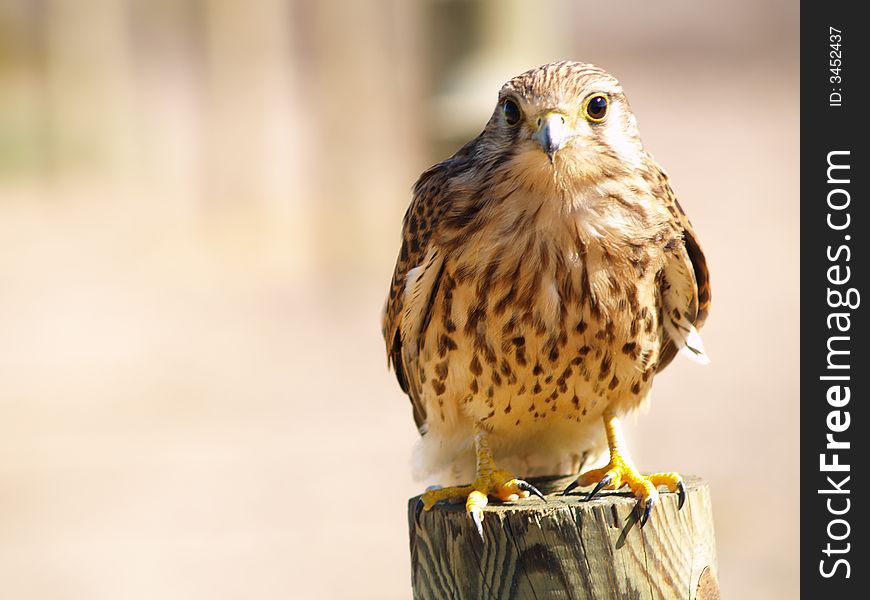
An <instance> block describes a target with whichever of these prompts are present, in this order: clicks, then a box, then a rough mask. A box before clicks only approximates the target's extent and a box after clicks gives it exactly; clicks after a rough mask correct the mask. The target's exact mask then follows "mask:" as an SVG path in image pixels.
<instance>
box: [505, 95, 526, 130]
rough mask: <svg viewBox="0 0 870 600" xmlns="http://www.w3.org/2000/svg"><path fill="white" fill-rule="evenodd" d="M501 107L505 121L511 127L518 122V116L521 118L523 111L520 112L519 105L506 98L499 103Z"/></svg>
mask: <svg viewBox="0 0 870 600" xmlns="http://www.w3.org/2000/svg"><path fill="white" fill-rule="evenodd" d="M501 109H502V111H503V112H504V120H505V122H506V123H507V124H508V125H510V126H511V127H513V126H514V125H516V124H517V123H519V122H520V118H522V116H523V113H522V112H520V107H519V106H517V103H516V102H514V101H513V100H511V99H510V98H508V99H507V100H505V101H504V103H503V104H502V105H501Z"/></svg>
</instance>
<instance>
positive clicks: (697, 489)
mask: <svg viewBox="0 0 870 600" xmlns="http://www.w3.org/2000/svg"><path fill="white" fill-rule="evenodd" d="M573 479H574V477H546V478H540V479H532V480H530V481H531V483H533V484H534V485H536V486H537V487H538V488H539V489H540V490H541V491H542V492H544V493H545V494H546V495H547V503H546V504H545V503H544V502H542V501H541V500H538V499H537V498H530V499H527V500H523V501H521V502H518V503H505V504H500V503H497V502H495V501H493V503H492V504H490V505H489V506H487V507H486V509H485V511H484V521H483V535H484V539H483V540H481V539H480V537H479V536H478V534H477V531H476V530H475V528H474V525H473V524H472V523H471V521H470V520H469V519H468V517H467V516H466V514H465V508H464V506H462V505H457V506H450V505H443V504H440V505H438V506H436V507H435V508H433V509H432V510H431V511H429V512H426V511H423V510H422V509H421V507H420V506H419V505H418V502H417V500H418V498H419V496H418V497H415V498H412V499H411V500H410V502H409V505H408V521H409V525H410V534H411V578H412V583H413V586H414V598H416V599H419V600H444V599H448V598H449V599H452V600H478V599H484V598H485V599H494V600H501V599H508V598H509V599H511V600H524V599H526V598H529V599H539V600H543V599H544V598H547V599H555V598H560V599H561V598H565V599H571V600H574V599H585V598H590V599H592V598H594V599H603V598H608V599H610V598H612V599H623V598H632V599H641V598H642V599H648V598H668V599H670V598H685V599H690V600H696V599H697V600H718V599H719V588H718V584H717V579H716V574H717V567H716V546H715V541H714V536H713V515H712V511H711V507H710V492H709V490H708V488H707V484H706V483H704V481H703V480H701V479H700V478H698V477H691V476H689V477H685V484H686V492H687V498H686V504H685V506H683V509H682V510H680V511H677V496H676V494H670V493H661V495H660V501H659V503H658V505H657V506H656V508H655V510H653V513H652V515H651V516H650V519H649V521H648V522H647V524H646V526H645V527H644V528H643V529H641V528H640V523H639V522H638V519H637V513H636V511H635V510H634V506H635V500H634V498H633V497H632V496H631V495H630V494H627V493H625V492H608V491H603V492H600V495H599V496H598V497H596V498H595V499H594V500H592V501H588V502H587V501H586V500H585V498H586V493H585V492H581V491H580V490H579V489H578V490H575V492H572V493H571V494H569V495H568V496H561V495H559V494H560V493H561V490H563V489H564V488H565V486H567V485H568V483H570V482H571V481H573ZM587 491H588V490H587Z"/></svg>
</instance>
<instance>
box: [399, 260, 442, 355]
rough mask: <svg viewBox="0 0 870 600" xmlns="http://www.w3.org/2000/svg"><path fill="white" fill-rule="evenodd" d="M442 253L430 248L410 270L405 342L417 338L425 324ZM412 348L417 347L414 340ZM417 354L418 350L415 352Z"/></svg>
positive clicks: (402, 328) (406, 296)
mask: <svg viewBox="0 0 870 600" xmlns="http://www.w3.org/2000/svg"><path fill="white" fill-rule="evenodd" d="M442 260H443V259H442V257H441V254H440V253H439V252H438V250H437V249H436V248H435V247H431V248H429V251H428V252H427V253H426V257H425V258H424V259H423V262H422V263H421V264H420V265H418V266H416V267H414V268H413V269H411V270H409V271H408V275H407V277H406V278H405V310H404V314H403V315H402V326H401V333H400V335H401V338H402V341H403V342H406V343H407V342H408V341H409V340H415V338H416V337H417V336H418V335H419V334H420V327H421V326H422V325H423V316H424V315H425V314H426V307H427V306H428V304H429V296H431V294H432V288H433V287H434V285H435V278H436V277H437V276H438V272H439V271H440V269H441V262H442ZM410 347H411V348H416V347H417V343H416V341H413V343H411V344H410ZM415 354H416V352H415Z"/></svg>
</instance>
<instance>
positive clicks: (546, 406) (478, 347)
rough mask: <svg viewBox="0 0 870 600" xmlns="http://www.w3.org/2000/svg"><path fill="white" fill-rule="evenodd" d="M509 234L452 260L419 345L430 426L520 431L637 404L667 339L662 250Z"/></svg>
mask: <svg viewBox="0 0 870 600" xmlns="http://www.w3.org/2000/svg"><path fill="white" fill-rule="evenodd" d="M575 231H576V230H575ZM502 233H503V235H501V236H489V237H484V238H482V239H483V240H486V241H485V242H483V241H481V242H480V243H472V242H469V243H467V244H466V245H465V246H464V247H463V248H461V249H455V250H454V251H453V252H452V253H450V254H449V255H448V257H447V258H446V259H445V264H444V269H443V272H442V276H441V279H440V281H439V284H438V288H437V290H436V292H435V293H434V294H433V298H432V305H431V311H430V315H429V321H428V323H427V325H426V329H425V332H424V334H423V336H422V338H421V348H420V361H419V369H420V370H421V372H420V379H421V381H422V383H423V391H424V394H423V395H424V399H425V402H426V405H427V412H428V414H429V428H430V431H431V430H433V429H434V430H437V429H438V428H439V427H442V428H448V429H449V428H451V427H454V426H456V424H458V423H463V422H465V421H467V420H468V419H474V420H478V421H481V422H484V423H487V424H488V425H489V426H490V428H491V429H492V430H493V431H495V432H499V431H500V432H503V433H505V434H506V435H517V436H520V435H521V434H528V433H529V432H534V431H536V430H540V429H542V428H547V427H551V426H552V424H555V423H564V422H566V421H577V422H583V421H587V420H591V419H597V418H598V417H599V416H600V415H601V413H602V412H603V410H604V409H605V408H606V407H607V406H609V405H611V404H612V403H614V402H617V403H620V402H621V403H625V404H627V405H631V404H632V403H633V404H637V403H638V402H640V401H641V400H642V399H643V398H644V397H645V395H646V393H647V391H648V389H649V385H650V383H651V375H652V372H653V370H654V366H655V361H656V359H657V356H658V349H659V340H660V327H659V312H660V307H659V303H658V300H657V299H658V297H659V295H658V293H657V291H656V270H657V265H656V261H655V258H654V253H653V252H651V251H649V249H644V248H643V247H637V248H632V247H631V246H630V245H626V246H625V247H624V248H616V247H612V246H607V245H604V244H602V243H598V242H597V241H596V240H595V239H594V238H587V239H585V240H584V239H583V238H582V237H581V236H580V235H572V234H571V232H570V230H569V231H568V232H567V233H563V234H560V235H553V234H552V232H548V231H547V230H546V229H540V228H538V229H536V228H529V229H525V230H524V229H522V228H520V229H518V230H516V231H514V232H513V233H512V234H511V235H507V234H504V233H505V232H502ZM512 432H513V433H512Z"/></svg>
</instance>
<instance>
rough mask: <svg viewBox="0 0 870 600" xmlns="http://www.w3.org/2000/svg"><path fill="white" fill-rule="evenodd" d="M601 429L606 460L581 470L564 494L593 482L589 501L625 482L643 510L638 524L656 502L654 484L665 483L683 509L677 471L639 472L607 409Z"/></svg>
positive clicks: (617, 423) (615, 420)
mask: <svg viewBox="0 0 870 600" xmlns="http://www.w3.org/2000/svg"><path fill="white" fill-rule="evenodd" d="M604 428H605V430H606V431H607V445H608V446H609V447H610V462H609V463H608V464H607V466H606V467H602V468H601V469H592V470H591V471H587V472H585V473H583V474H582V475H580V477H578V478H577V480H576V481H575V482H574V483H572V484H571V485H569V486H568V487H567V488H566V489H565V491H564V492H563V493H564V494H567V493H568V492H570V491H571V490H573V489H574V488H575V487H577V486H587V485H592V484H593V483H594V484H595V487H594V488H592V491H591V492H590V493H589V495H588V496H587V498H586V499H587V500H591V499H592V498H593V497H594V496H595V494H597V493H598V492H599V491H600V490H602V489H605V488H606V489H609V490H618V489H619V488H621V487H623V486H625V485H627V486H628V487H629V488H630V489H631V491H632V493H633V494H634V495H635V497H636V498H637V505H638V508H639V509H641V510H642V511H643V513H642V516H641V519H640V526H641V527H643V526H644V525H645V524H646V521H647V519H649V515H650V512H652V509H653V506H655V503H656V502H657V501H658V498H659V493H658V490H657V489H656V487H657V486H659V485H664V486H666V487H667V488H668V490H669V491H671V492H677V493H679V496H680V498H679V508H683V503H684V502H685V500H686V490H685V487H684V486H683V479H682V477H680V475H679V474H677V473H653V474H652V475H648V476H643V475H641V474H640V473H639V472H638V471H637V469H636V468H635V467H634V462H633V461H632V460H631V456H630V455H629V453H628V448H627V447H626V444H625V438H624V437H623V436H622V425H621V424H620V422H619V419H618V418H617V417H616V416H615V415H614V414H613V413H612V412H611V411H609V410H608V411H605V413H604Z"/></svg>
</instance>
